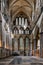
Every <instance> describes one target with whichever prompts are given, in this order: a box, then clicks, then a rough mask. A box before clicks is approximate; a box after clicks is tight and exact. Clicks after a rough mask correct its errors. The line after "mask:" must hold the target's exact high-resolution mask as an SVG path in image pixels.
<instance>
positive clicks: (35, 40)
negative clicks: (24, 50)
mask: <svg viewBox="0 0 43 65" xmlns="http://www.w3.org/2000/svg"><path fill="white" fill-rule="evenodd" d="M36 46H37V39H34V56H35V55H36Z"/></svg>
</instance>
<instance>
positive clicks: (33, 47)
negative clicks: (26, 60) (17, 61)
mask: <svg viewBox="0 0 43 65" xmlns="http://www.w3.org/2000/svg"><path fill="white" fill-rule="evenodd" d="M14 51H17V52H18V51H19V52H20V56H37V57H42V58H43V0H0V58H3V57H8V56H10V55H12V54H13V52H14Z"/></svg>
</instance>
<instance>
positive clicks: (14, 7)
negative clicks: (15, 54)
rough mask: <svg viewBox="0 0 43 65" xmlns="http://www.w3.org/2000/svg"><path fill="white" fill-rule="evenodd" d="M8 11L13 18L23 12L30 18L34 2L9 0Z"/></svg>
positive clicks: (30, 0)
mask: <svg viewBox="0 0 43 65" xmlns="http://www.w3.org/2000/svg"><path fill="white" fill-rule="evenodd" d="M9 1H10V4H9V10H10V11H11V12H12V15H13V17H14V16H15V15H16V14H17V13H19V12H20V11H22V12H24V13H25V14H26V15H27V16H28V17H30V19H31V16H32V11H33V6H34V2H35V0H9Z"/></svg>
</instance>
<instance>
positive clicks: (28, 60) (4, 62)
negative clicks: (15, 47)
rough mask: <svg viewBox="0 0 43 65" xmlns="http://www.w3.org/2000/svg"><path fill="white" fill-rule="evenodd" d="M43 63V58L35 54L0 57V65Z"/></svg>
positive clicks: (37, 64) (35, 64)
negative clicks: (34, 55)
mask: <svg viewBox="0 0 43 65" xmlns="http://www.w3.org/2000/svg"><path fill="white" fill-rule="evenodd" d="M18 64H19V65H43V59H42V58H37V57H33V56H19V57H14V56H13V57H9V58H6V59H0V65H18Z"/></svg>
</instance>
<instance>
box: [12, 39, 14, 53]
mask: <svg viewBox="0 0 43 65" xmlns="http://www.w3.org/2000/svg"><path fill="white" fill-rule="evenodd" d="M13 51H14V38H12V53H13Z"/></svg>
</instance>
